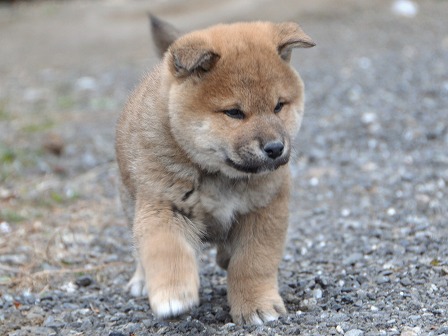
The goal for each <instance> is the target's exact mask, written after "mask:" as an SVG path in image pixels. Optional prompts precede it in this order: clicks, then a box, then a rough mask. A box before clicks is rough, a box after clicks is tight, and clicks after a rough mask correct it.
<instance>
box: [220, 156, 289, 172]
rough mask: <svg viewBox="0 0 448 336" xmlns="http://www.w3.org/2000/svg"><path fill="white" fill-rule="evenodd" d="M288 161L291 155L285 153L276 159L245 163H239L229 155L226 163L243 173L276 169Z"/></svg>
mask: <svg viewBox="0 0 448 336" xmlns="http://www.w3.org/2000/svg"><path fill="white" fill-rule="evenodd" d="M288 161H289V155H284V156H282V157H279V158H278V159H276V160H270V161H263V162H254V161H249V162H244V163H237V162H235V161H233V160H232V159H230V158H229V157H228V158H227V159H226V164H227V165H228V166H230V167H232V168H233V169H236V170H238V171H240V172H242V173H246V174H258V173H262V172H266V171H273V170H276V169H277V168H278V167H280V166H283V165H285V164H287V163H288Z"/></svg>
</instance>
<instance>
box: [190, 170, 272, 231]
mask: <svg viewBox="0 0 448 336" xmlns="http://www.w3.org/2000/svg"><path fill="white" fill-rule="evenodd" d="M260 189H261V190H260ZM263 189H264V188H256V187H254V186H251V185H249V184H248V183H246V182H244V181H241V182H240V183H229V182H228V181H225V180H224V181H222V180H220V179H213V178H206V179H203V181H202V183H201V185H200V186H199V188H198V195H197V196H198V203H197V207H196V209H197V210H198V213H199V214H200V216H199V217H201V218H202V221H203V224H204V225H205V228H206V231H207V232H206V235H207V238H208V239H209V240H219V239H221V238H225V236H227V233H228V231H229V229H230V227H231V226H232V223H233V222H234V221H235V217H236V216H237V215H245V214H247V213H249V212H251V211H256V209H257V208H259V207H262V206H265V205H267V203H269V201H270V200H271V199H272V194H273V192H272V191H270V190H269V189H267V190H263Z"/></svg>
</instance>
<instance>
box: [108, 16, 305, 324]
mask: <svg viewBox="0 0 448 336" xmlns="http://www.w3.org/2000/svg"><path fill="white" fill-rule="evenodd" d="M152 26H153V35H154V39H155V43H156V45H157V46H158V47H159V52H160V54H161V55H163V59H162V62H161V63H160V64H159V65H157V66H156V67H155V69H154V70H153V71H152V72H151V73H149V74H148V75H147V76H146V78H144V80H143V81H142V82H141V83H140V85H139V86H138V87H137V89H136V90H135V91H134V92H133V93H132V95H131V97H130V98H129V101H128V103H127V105H126V107H125V109H124V111H123V113H122V114H121V116H120V118H119V120H118V124H117V134H116V154H117V160H118V165H119V169H120V173H121V179H122V182H123V186H122V189H121V198H122V202H123V205H124V209H125V212H126V214H127V217H128V218H129V221H130V224H131V227H132V231H133V237H134V240H135V248H136V259H137V269H136V272H135V274H134V276H133V277H132V279H131V280H130V282H129V285H128V288H129V290H130V292H131V293H132V294H133V295H136V296H139V295H143V294H145V295H146V294H147V295H148V296H149V301H150V304H151V308H152V310H153V312H154V313H155V314H156V315H157V316H159V317H162V318H163V317H170V316H176V315H179V314H182V313H184V312H186V311H187V310H189V309H191V308H192V307H194V306H196V305H198V304H199V297H198V288H199V275H198V273H199V271H198V262H197V254H198V251H199V250H200V246H201V243H202V242H204V241H210V242H212V243H214V244H216V246H217V263H218V264H219V265H220V266H221V267H222V268H224V269H226V270H227V275H228V277H227V282H228V301H229V305H230V308H231V311H230V313H231V315H232V318H233V321H234V322H236V323H251V324H261V323H263V322H265V321H270V320H274V319H277V318H278V316H279V315H281V314H285V313H286V310H285V306H284V304H283V300H282V298H281V297H280V295H279V293H278V285H277V269H278V265H279V262H280V260H281V257H282V251H283V246H284V241H285V234H286V230H287V226H288V197H289V185H290V174H289V169H288V165H287V164H288V159H289V156H290V152H291V146H292V141H293V138H294V136H295V135H296V133H297V131H298V130H299V127H300V123H301V119H302V114H303V107H304V106H303V105H304V103H303V99H304V98H303V96H304V93H303V83H302V80H301V79H300V77H299V75H298V73H297V72H296V71H295V70H294V69H293V68H292V67H291V66H290V65H289V60H290V56H291V51H292V49H293V48H300V47H304V48H307V47H312V46H314V42H313V41H312V40H311V39H310V37H308V36H307V35H306V34H305V33H304V32H303V31H302V29H301V28H300V27H299V26H298V25H297V24H296V23H292V22H288V23H279V24H275V23H270V22H253V23H235V24H228V25H225V24H222V25H217V26H213V27H211V28H208V29H204V30H199V31H194V32H192V33H189V34H186V35H183V36H178V34H177V33H176V31H175V29H174V28H173V27H172V26H170V25H168V24H166V23H164V22H162V21H161V20H159V19H156V18H153V19H152Z"/></svg>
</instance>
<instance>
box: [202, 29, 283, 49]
mask: <svg viewBox="0 0 448 336" xmlns="http://www.w3.org/2000/svg"><path fill="white" fill-rule="evenodd" d="M198 33H200V34H204V35H205V36H206V38H207V40H208V42H209V43H210V44H211V46H212V48H213V49H214V50H215V51H216V52H217V53H218V54H220V55H221V56H225V55H226V54H228V53H234V52H242V51H245V50H247V49H252V48H257V47H258V48H260V49H270V50H272V51H275V50H276V48H277V46H276V43H275V34H274V33H275V32H274V26H273V24H271V23H269V22H244V23H234V24H227V25H225V24H221V25H217V26H213V27H211V28H209V29H206V30H203V31H200V32H198Z"/></svg>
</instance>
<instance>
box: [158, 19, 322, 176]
mask: <svg viewBox="0 0 448 336" xmlns="http://www.w3.org/2000/svg"><path fill="white" fill-rule="evenodd" d="M312 46H314V43H313V41H312V40H311V39H310V38H309V37H308V36H307V35H306V34H305V33H304V32H303V31H302V29H301V28H300V27H299V26H298V25H297V24H295V23H281V24H274V23H268V22H254V23H237V24H231V25H218V26H214V27H211V28H209V29H206V30H202V31H196V32H193V33H190V34H187V35H185V36H182V37H180V38H179V39H177V40H175V41H174V42H173V43H172V44H171V45H169V47H168V50H167V52H166V53H165V55H164V60H163V62H164V64H165V66H166V69H167V70H168V73H169V76H170V92H169V112H168V113H169V118H170V127H171V131H172V134H173V136H174V137H175V139H176V140H177V142H178V143H179V145H180V146H181V147H182V148H183V149H184V150H185V152H186V153H187V154H188V156H189V157H190V159H191V160H192V161H194V162H195V163H196V164H198V165H199V166H201V167H202V169H205V170H207V171H209V172H222V173H223V174H225V175H227V176H229V177H241V176H247V175H248V174H257V173H263V172H268V171H272V170H275V169H276V168H278V167H279V166H281V165H284V164H286V163H287V162H288V160H289V155H290V151H291V142H292V139H293V137H294V136H295V134H296V133H297V131H298V129H299V127H300V122H301V119H302V114H303V83H302V81H301V79H300V77H299V75H298V74H297V73H296V71H294V69H293V68H292V67H291V66H290V65H289V59H290V56H291V50H292V49H293V48H297V47H312Z"/></svg>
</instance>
